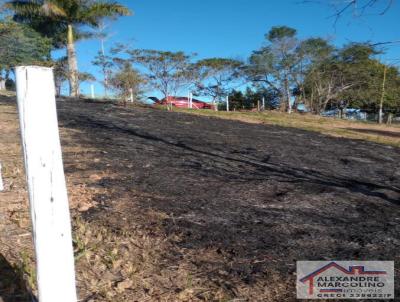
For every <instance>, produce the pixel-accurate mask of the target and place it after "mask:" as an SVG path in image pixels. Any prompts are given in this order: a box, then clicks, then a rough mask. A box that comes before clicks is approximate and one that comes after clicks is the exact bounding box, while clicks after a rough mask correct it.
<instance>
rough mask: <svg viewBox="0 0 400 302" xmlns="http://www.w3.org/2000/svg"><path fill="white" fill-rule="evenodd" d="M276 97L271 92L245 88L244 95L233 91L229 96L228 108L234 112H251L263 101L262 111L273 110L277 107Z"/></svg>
mask: <svg viewBox="0 0 400 302" xmlns="http://www.w3.org/2000/svg"><path fill="white" fill-rule="evenodd" d="M278 97H279V96H278V95H276V93H274V91H273V90H265V89H261V90H252V89H250V88H249V87H247V89H246V91H245V93H243V92H242V91H238V90H233V91H232V92H231V93H230V94H229V103H230V107H231V108H232V109H235V110H241V109H244V110H252V109H254V108H257V105H260V106H261V105H262V103H261V102H262V100H263V99H264V102H265V108H264V109H275V108H276V107H277V105H278V102H277V99H278Z"/></svg>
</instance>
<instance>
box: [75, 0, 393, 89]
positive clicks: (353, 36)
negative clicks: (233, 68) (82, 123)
mask: <svg viewBox="0 0 400 302" xmlns="http://www.w3.org/2000/svg"><path fill="white" fill-rule="evenodd" d="M336 1H337V0H336ZM120 2H121V3H123V4H125V5H126V6H128V7H129V8H131V9H132V11H134V15H133V16H130V17H123V18H121V19H119V20H117V21H114V22H112V23H111V24H110V26H109V28H108V32H109V33H110V36H111V37H110V38H109V39H108V40H107V42H106V47H110V46H112V44H113V43H115V42H131V43H132V45H133V46H134V47H135V48H149V49H160V50H172V51H177V50H183V51H186V52H195V53H197V54H198V58H205V57H232V58H241V59H245V58H247V57H248V56H249V55H250V54H251V52H252V51H253V50H255V49H257V48H259V47H260V46H261V45H262V44H263V41H264V34H265V33H266V32H267V31H268V30H269V29H270V28H271V27H272V26H275V25H287V26H290V27H293V28H296V29H297V30H298V36H299V38H307V37H316V36H319V37H324V38H329V39H331V40H332V42H333V43H334V44H336V45H338V46H341V45H343V44H345V43H348V42H350V41H367V40H368V41H373V42H382V41H390V40H400V26H399V25H400V22H399V19H400V1H395V2H394V4H393V6H392V7H391V9H390V10H389V11H388V12H387V13H386V14H385V15H383V16H379V15H377V14H371V15H368V16H364V17H360V18H352V17H351V16H344V17H343V18H341V19H340V20H339V21H338V22H337V24H336V26H335V22H334V21H335V20H334V18H329V16H331V15H332V13H333V12H334V11H333V10H332V8H330V7H329V5H324V4H318V3H308V4H304V3H302V2H303V1H302V0H280V1H278V0H135V1H129V0H123V1H120ZM315 2H318V1H315ZM320 2H326V3H327V2H329V0H325V1H324V0H322V1H320ZM99 47H100V42H99V41H96V40H91V41H83V42H79V43H78V46H77V50H78V56H79V67H80V69H81V70H83V71H89V72H91V73H93V74H95V75H96V76H97V77H98V78H99V79H101V76H100V74H99V73H98V71H97V70H96V69H95V68H94V67H93V66H92V65H91V61H92V59H93V57H94V56H95V55H96V53H97V51H98V50H99ZM382 59H383V60H386V61H388V62H390V63H393V64H399V62H400V61H399V60H400V43H399V44H395V45H392V46H390V47H387V54H386V55H384V56H382ZM395 60H397V61H395ZM82 90H83V92H84V93H88V91H89V88H88V85H83V87H82ZM96 91H97V92H98V93H100V92H101V91H102V89H101V86H100V84H98V83H97V84H96Z"/></svg>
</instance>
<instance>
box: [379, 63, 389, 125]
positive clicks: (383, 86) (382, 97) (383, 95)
mask: <svg viewBox="0 0 400 302" xmlns="http://www.w3.org/2000/svg"><path fill="white" fill-rule="evenodd" d="M386 74H387V66H386V64H385V67H384V68H383V81H382V95H381V102H380V104H379V117H378V123H379V124H382V122H383V101H384V100H385V86H386Z"/></svg>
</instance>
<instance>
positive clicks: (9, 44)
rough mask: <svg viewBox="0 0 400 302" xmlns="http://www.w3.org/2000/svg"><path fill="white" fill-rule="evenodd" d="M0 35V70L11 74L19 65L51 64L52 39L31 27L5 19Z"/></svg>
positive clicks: (1, 23) (0, 24)
mask: <svg viewBox="0 0 400 302" xmlns="http://www.w3.org/2000/svg"><path fill="white" fill-rule="evenodd" d="M0 36H1V39H0V72H2V73H3V72H4V73H6V74H9V73H10V71H11V69H12V68H13V67H15V66H18V65H49V61H50V59H49V58H50V50H51V43H50V40H49V39H46V38H43V37H42V36H41V35H40V34H39V33H37V32H36V31H34V30H33V29H31V28H30V27H28V26H26V25H21V24H18V23H16V22H13V21H10V20H3V21H0ZM5 77H7V76H5Z"/></svg>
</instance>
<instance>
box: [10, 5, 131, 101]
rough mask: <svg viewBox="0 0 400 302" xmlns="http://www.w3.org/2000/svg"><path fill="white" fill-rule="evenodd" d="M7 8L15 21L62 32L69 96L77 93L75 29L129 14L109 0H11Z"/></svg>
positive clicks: (38, 28) (95, 25)
mask: <svg viewBox="0 0 400 302" xmlns="http://www.w3.org/2000/svg"><path fill="white" fill-rule="evenodd" d="M7 7H8V8H10V9H12V10H13V11H14V12H15V18H16V20H20V21H22V22H25V23H27V24H32V25H33V26H35V27H37V30H39V31H43V32H48V31H49V28H50V29H55V28H56V29H58V33H60V32H63V33H66V40H67V57H68V67H69V74H68V78H69V84H70V95H71V96H73V97H76V96H78V95H79V80H78V62H77V56H76V51H75V38H76V36H75V29H76V28H77V27H78V28H79V27H80V26H91V27H97V26H99V24H100V21H101V20H102V19H103V18H106V17H116V16H123V15H129V14H130V10H129V9H128V8H126V7H125V6H123V5H121V4H118V3H116V2H112V1H107V0H104V1H94V0H69V1H65V0H12V1H9V2H8V3H7Z"/></svg>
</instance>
